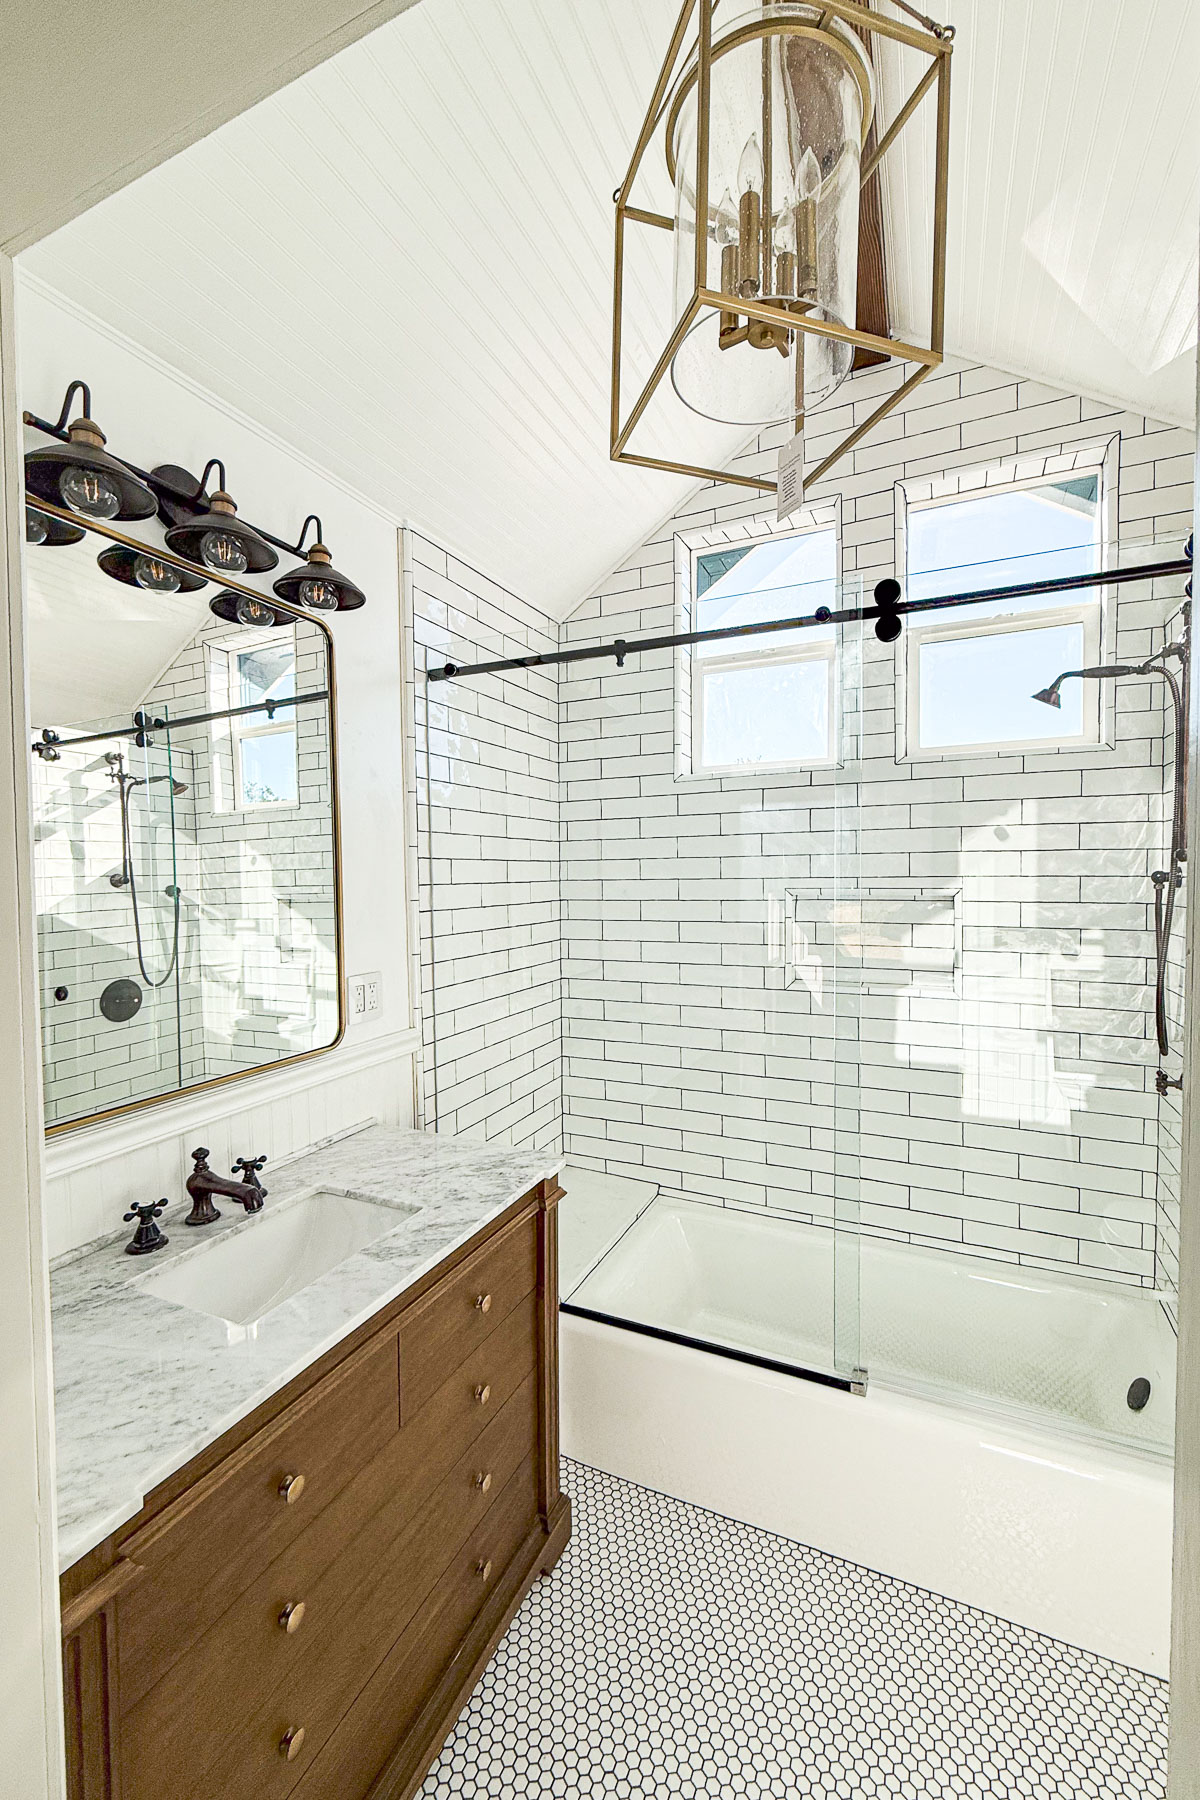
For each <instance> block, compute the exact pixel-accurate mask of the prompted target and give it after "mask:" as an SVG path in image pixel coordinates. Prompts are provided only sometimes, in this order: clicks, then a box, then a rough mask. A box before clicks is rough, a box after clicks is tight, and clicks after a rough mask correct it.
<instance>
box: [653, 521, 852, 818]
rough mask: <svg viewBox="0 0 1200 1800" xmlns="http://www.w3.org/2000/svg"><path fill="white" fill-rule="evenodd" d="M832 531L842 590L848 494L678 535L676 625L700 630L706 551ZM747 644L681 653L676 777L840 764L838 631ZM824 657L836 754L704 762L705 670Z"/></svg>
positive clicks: (752, 776)
mask: <svg viewBox="0 0 1200 1800" xmlns="http://www.w3.org/2000/svg"><path fill="white" fill-rule="evenodd" d="M828 531H832V533H833V540H834V582H835V585H836V586H837V587H838V588H840V586H841V579H842V515H841V499H840V497H837V496H835V497H834V498H833V499H831V500H828V501H823V502H820V503H818V504H816V505H813V506H808V507H804V508H802V509H801V510H800V511H799V512H798V513H796V514H793V515H792V517H791V518H789V519H787V520H785V521H783V522H782V523H780V522H778V521H776V520H775V519H773V518H769V517H764V516H763V515H761V514H759V515H758V516H757V517H755V516H751V517H748V518H744V519H740V520H738V521H737V522H736V523H733V524H727V525H717V526H709V527H706V528H704V529H702V530H700V531H693V532H687V533H681V534H679V535H678V536H677V537H676V539H675V596H676V605H675V626H676V630H677V631H681V632H684V631H691V630H693V629H695V628H696V627H695V619H696V604H697V602H696V600H695V599H694V596H695V594H696V587H697V569H698V565H699V562H700V559H701V557H703V556H707V555H711V554H712V553H713V552H714V551H721V550H728V549H733V548H740V547H743V546H753V545H755V544H763V543H768V542H770V540H771V539H772V538H778V537H785V538H796V537H807V536H811V535H812V534H813V533H815V532H828ZM733 641H734V642H739V641H740V642H743V643H745V644H746V645H747V646H748V648H747V649H745V650H740V651H735V650H729V651H723V652H721V653H719V654H712V655H703V656H702V655H701V654H699V651H698V649H696V648H694V647H693V646H691V645H686V644H685V645H681V646H680V647H679V648H678V649H677V650H676V652H675V701H676V705H675V779H676V781H681V782H689V781H694V782H706V781H715V780H729V779H731V778H732V779H740V780H749V781H753V780H758V779H759V778H760V777H762V776H765V775H778V774H781V773H788V772H794V773H797V774H804V773H807V772H808V771H809V770H815V769H832V768H836V767H837V766H838V764H839V761H840V755H841V708H840V703H839V695H840V689H841V684H840V681H839V640H838V637H837V634H836V632H835V633H834V634H833V635H832V636H830V637H828V638H815V637H814V639H813V641H811V642H807V643H799V644H782V645H775V646H772V645H771V643H770V639H769V638H762V639H754V638H746V639H741V640H737V639H735V640H733ZM814 661H821V662H825V663H826V664H827V665H828V676H827V679H828V683H829V689H828V694H829V700H828V704H829V754H828V755H827V756H824V757H808V758H803V759H795V758H788V759H786V760H784V761H781V762H734V763H720V764H716V763H702V762H701V761H700V760H699V758H700V749H701V746H702V744H703V742H704V733H703V726H704V688H705V679H704V678H705V675H706V674H708V673H710V672H713V673H716V672H721V671H725V670H728V669H739V670H744V669H749V668H756V667H757V668H762V667H767V666H790V665H794V664H797V663H806V662H814Z"/></svg>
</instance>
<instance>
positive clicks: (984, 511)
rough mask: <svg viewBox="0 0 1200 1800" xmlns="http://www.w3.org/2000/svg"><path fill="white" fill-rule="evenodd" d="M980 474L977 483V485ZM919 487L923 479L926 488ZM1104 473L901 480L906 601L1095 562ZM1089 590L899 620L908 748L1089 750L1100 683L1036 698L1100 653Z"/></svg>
mask: <svg viewBox="0 0 1200 1800" xmlns="http://www.w3.org/2000/svg"><path fill="white" fill-rule="evenodd" d="M977 479H978V478H976V480H977ZM927 485H928V484H927ZM1103 489H1104V481H1103V470H1102V469H1101V468H1100V467H1098V466H1097V462H1096V457H1095V455H1094V453H1093V455H1092V457H1091V466H1090V467H1088V468H1082V469H1080V468H1076V469H1074V470H1067V471H1066V472H1061V473H1055V474H1050V475H1046V476H1044V477H1042V478H1040V479H1038V478H1036V477H1035V478H1032V479H1025V480H1023V481H1016V480H1012V481H1008V482H1000V483H994V482H989V484H988V486H987V487H986V488H982V489H981V488H979V487H978V486H976V487H975V488H974V489H973V490H969V491H967V492H964V493H950V494H934V493H930V494H929V495H928V496H927V497H926V496H921V495H917V494H914V490H913V489H912V488H908V489H905V488H903V487H902V488H901V490H900V492H901V496H902V498H903V502H904V512H903V527H904V545H905V563H906V581H905V593H906V597H907V598H909V599H912V600H920V599H927V598H932V597H933V596H935V595H938V594H952V593H956V592H958V593H969V592H972V591H974V590H976V589H981V588H992V587H1004V586H1009V585H1015V584H1017V583H1024V582H1030V581H1039V580H1044V579H1047V578H1049V577H1052V576H1058V575H1077V574H1084V573H1087V572H1090V571H1092V570H1094V569H1098V568H1099V567H1100V566H1101V563H1100V558H1101V554H1102V544H1103V529H1102V522H1103ZM1102 624H1103V618H1102V601H1101V599H1100V591H1099V590H1098V589H1088V590H1085V591H1083V592H1081V594H1080V595H1079V597H1078V599H1077V600H1076V599H1075V598H1073V597H1069V596H1064V595H1061V594H1047V595H1028V596H1026V597H1024V598H1021V599H1015V600H999V601H988V602H981V603H980V604H978V605H975V606H965V607H957V608H955V609H954V610H952V611H947V612H933V613H928V614H925V615H921V614H917V615H910V617H909V619H908V620H907V621H906V626H907V629H906V631H905V636H904V655H905V659H906V674H907V679H906V683H905V689H906V716H907V717H906V726H907V728H906V740H907V741H906V751H907V754H908V755H909V756H910V757H911V756H918V757H919V756H942V757H944V756H951V755H962V754H964V753H970V752H974V751H979V752H985V751H988V750H1000V749H1007V748H1020V749H1050V748H1054V747H1060V746H1069V745H1075V746H1079V745H1085V744H1096V743H1099V742H1100V738H1101V718H1102V700H1101V695H1100V691H1099V684H1098V683H1095V682H1080V681H1068V682H1064V684H1063V686H1062V688H1061V690H1060V691H1059V694H1058V698H1059V702H1060V704H1059V705H1057V706H1055V705H1048V704H1046V703H1045V702H1043V701H1040V700H1039V699H1037V697H1036V696H1037V695H1038V694H1039V693H1040V692H1041V691H1042V690H1044V689H1047V688H1049V687H1050V685H1051V683H1052V682H1053V681H1054V679H1055V677H1056V676H1058V675H1060V674H1061V673H1062V672H1063V670H1065V669H1079V668H1083V667H1087V666H1089V665H1090V664H1093V663H1095V662H1097V661H1099V660H1100V656H1101V645H1102V635H1103V634H1102Z"/></svg>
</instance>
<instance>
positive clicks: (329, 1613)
mask: <svg viewBox="0 0 1200 1800" xmlns="http://www.w3.org/2000/svg"><path fill="white" fill-rule="evenodd" d="M535 1333H536V1321H535V1318H534V1311H533V1304H532V1301H527V1302H525V1303H524V1304H523V1305H521V1306H518V1307H516V1308H514V1310H513V1312H512V1313H510V1314H509V1316H508V1318H507V1319H505V1320H503V1321H502V1323H501V1324H500V1325H499V1326H498V1327H497V1329H496V1330H495V1331H494V1332H493V1333H492V1335H491V1337H489V1338H488V1339H487V1340H486V1341H485V1342H484V1343H483V1344H481V1345H480V1347H479V1349H478V1350H477V1351H476V1353H475V1355H474V1356H473V1357H472V1358H470V1360H469V1361H468V1362H467V1363H466V1364H464V1365H463V1367H462V1368H461V1369H459V1370H456V1371H455V1372H454V1374H453V1375H451V1376H450V1378H449V1379H448V1380H447V1381H446V1382H445V1383H443V1385H442V1387H441V1388H439V1390H438V1392H437V1393H436V1394H435V1395H434V1396H433V1398H432V1399H431V1400H430V1401H429V1403H428V1405H427V1406H425V1407H423V1408H422V1409H421V1411H420V1412H419V1413H418V1414H417V1416H416V1418H415V1419H413V1420H412V1421H411V1423H410V1424H408V1425H406V1426H405V1427H404V1429H403V1431H401V1432H398V1433H397V1434H396V1436H395V1437H394V1438H393V1439H392V1440H391V1442H390V1443H389V1444H388V1445H387V1446H385V1448H384V1449H383V1450H382V1451H381V1452H380V1453H379V1455H378V1456H377V1457H375V1459H374V1461H373V1462H371V1463H370V1464H369V1465H368V1467H367V1468H366V1469H364V1470H362V1471H360V1473H359V1474H358V1476H357V1477H356V1478H355V1480H354V1481H352V1482H351V1483H350V1484H349V1486H348V1487H345V1488H343V1489H342V1491H341V1493H340V1494H338V1495H337V1497H336V1498H335V1499H334V1500H332V1501H331V1502H330V1503H329V1505H328V1506H327V1507H326V1508H325V1509H324V1511H323V1512H322V1513H320V1514H319V1516H318V1517H317V1518H316V1519H314V1520H313V1522H312V1523H311V1524H310V1525H309V1526H308V1527H307V1529H306V1530H305V1531H303V1532H301V1534H300V1536H299V1537H298V1538H297V1539H296V1541H295V1542H294V1543H293V1544H290V1545H289V1546H288V1547H287V1548H286V1549H285V1550H284V1551H283V1552H282V1554H281V1555H280V1556H278V1557H276V1559H275V1561H274V1562H273V1563H272V1564H271V1566H270V1567H269V1568H268V1569H266V1570H265V1571H264V1572H263V1574H262V1575H260V1576H259V1578H258V1579H257V1580H256V1581H254V1582H253V1583H252V1584H251V1585H250V1586H249V1587H248V1588H247V1589H246V1590H245V1591H244V1592H243V1593H242V1594H241V1595H239V1596H238V1598H237V1599H236V1600H235V1601H234V1602H233V1604H232V1605H231V1606H230V1607H229V1608H228V1610H227V1611H226V1612H224V1613H223V1614H222V1615H221V1617H220V1618H219V1619H218V1620H217V1621H216V1622H215V1623H214V1624H212V1625H211V1626H210V1627H209V1629H208V1630H207V1631H206V1632H205V1633H204V1635H203V1636H202V1637H201V1638H199V1639H198V1641H197V1642H196V1643H195V1644H194V1645H192V1647H191V1648H190V1650H189V1651H188V1652H187V1653H186V1654H184V1655H182V1656H181V1657H180V1658H178V1659H177V1660H176V1661H175V1662H174V1663H173V1664H172V1666H171V1667H170V1668H169V1669H167V1670H166V1671H165V1672H164V1671H163V1670H162V1669H157V1670H152V1671H150V1674H151V1676H152V1678H153V1679H154V1682H155V1685H154V1686H153V1687H151V1688H150V1689H149V1691H148V1692H147V1691H145V1688H144V1687H142V1688H139V1689H138V1691H137V1694H136V1696H135V1695H134V1694H133V1693H131V1692H130V1691H129V1689H128V1688H127V1687H126V1689H125V1703H126V1706H127V1707H132V1708H133V1710H132V1712H131V1713H130V1714H129V1722H128V1725H127V1731H128V1732H129V1733H130V1734H131V1735H130V1736H129V1737H128V1738H127V1746H128V1748H127V1754H129V1755H131V1756H132V1757H133V1759H134V1763H135V1764H136V1763H137V1761H138V1760H139V1759H140V1757H141V1756H142V1755H143V1753H145V1752H148V1751H149V1749H150V1748H151V1746H152V1745H153V1744H162V1743H164V1742H168V1741H169V1742H171V1743H178V1744H179V1745H180V1746H184V1745H186V1746H188V1747H189V1749H190V1752H191V1753H192V1754H194V1755H196V1756H198V1757H200V1759H201V1762H203V1761H204V1760H205V1759H206V1758H207V1757H208V1756H209V1755H214V1754H215V1753H216V1752H215V1745H214V1746H213V1747H212V1748H211V1749H204V1748H203V1742H204V1741H205V1740H206V1739H207V1738H208V1737H211V1736H212V1735H213V1734H214V1733H215V1734H217V1736H220V1735H221V1734H223V1732H224V1730H225V1726H226V1723H227V1721H228V1720H229V1719H231V1718H236V1717H237V1715H238V1713H239V1711H244V1709H245V1703H246V1695H247V1693H248V1692H249V1691H251V1690H252V1691H253V1694H254V1695H255V1696H257V1697H258V1698H263V1697H265V1696H266V1695H267V1694H269V1693H270V1691H271V1689H272V1688H273V1687H274V1686H275V1684H276V1683H277V1682H278V1681H281V1680H283V1679H284V1678H285V1677H286V1676H288V1675H289V1674H290V1673H291V1671H292V1670H293V1669H294V1668H295V1666H296V1664H297V1661H298V1660H299V1657H300V1654H301V1652H302V1651H303V1650H305V1649H306V1648H307V1646H308V1645H309V1644H310V1643H311V1642H314V1641H315V1639H316V1638H317V1637H319V1636H321V1635H323V1634H324V1633H326V1632H327V1631H329V1629H330V1628H331V1626H332V1624H333V1623H334V1621H335V1619H336V1615H337V1613H338V1611H339V1610H340V1608H341V1606H342V1605H343V1604H344V1603H345V1601H346V1599H347V1597H348V1596H349V1595H350V1594H351V1593H352V1592H354V1591H355V1590H357V1589H359V1588H361V1587H363V1586H364V1585H370V1586H371V1587H372V1591H373V1594H374V1591H375V1590H376V1589H377V1588H378V1586H379V1581H380V1574H379V1572H380V1570H383V1569H386V1568H387V1566H388V1564H389V1562H390V1560H391V1559H392V1558H393V1557H394V1554H395V1550H396V1545H397V1542H398V1541H399V1540H400V1539H401V1538H403V1539H404V1541H405V1542H407V1536H408V1533H409V1531H410V1529H411V1527H412V1525H413V1522H414V1521H415V1520H416V1519H417V1518H418V1516H419V1515H420V1514H421V1512H422V1509H423V1508H424V1507H425V1506H426V1505H427V1503H428V1502H429V1500H430V1497H431V1496H433V1495H434V1494H435V1491H437V1490H439V1489H442V1491H441V1494H440V1497H439V1498H438V1501H437V1504H438V1506H439V1508H440V1509H441V1511H440V1513H439V1530H440V1529H441V1527H442V1526H443V1525H445V1526H446V1527H447V1528H452V1525H451V1522H452V1519H454V1518H461V1519H462V1531H463V1532H464V1533H465V1532H466V1531H467V1530H469V1529H470V1524H471V1519H472V1517H473V1516H475V1514H477V1513H478V1512H479V1511H481V1510H482V1509H483V1508H484V1507H485V1506H486V1505H487V1504H488V1503H489V1502H488V1498H487V1496H488V1495H491V1496H492V1497H493V1498H494V1496H495V1492H496V1490H497V1488H498V1487H500V1486H501V1485H502V1482H503V1480H506V1479H507V1477H508V1474H509V1473H511V1469H512V1467H513V1466H514V1450H513V1437H512V1434H513V1432H514V1430H515V1431H516V1434H517V1435H516V1440H515V1442H516V1451H515V1455H520V1454H521V1453H522V1451H528V1450H529V1449H530V1448H531V1447H532V1445H533V1443H534V1441H535V1434H536V1429H537V1427H536V1419H535V1417H534V1415H533V1411H532V1406H533V1400H532V1391H531V1384H530V1377H531V1376H532V1373H533V1368H534V1354H535V1344H536V1335H535ZM481 1383H486V1385H488V1386H489V1387H490V1388H491V1396H490V1400H489V1404H488V1406H487V1407H486V1408H481V1407H480V1406H479V1404H478V1402H477V1401H476V1400H475V1397H474V1396H475V1391H476V1388H477V1387H478V1386H479V1385H480V1384H481ZM521 1388H524V1389H525V1393H524V1395H523V1396H522V1397H521V1399H520V1403H519V1405H518V1403H517V1402H514V1405H518V1413H517V1415H516V1422H515V1424H514V1414H513V1413H512V1412H510V1410H509V1408H508V1406H507V1402H508V1401H509V1400H510V1399H511V1398H512V1396H513V1395H514V1394H516V1393H517V1390H518V1389H521ZM464 1455H466V1456H468V1457H469V1463H468V1467H467V1470H466V1474H465V1475H464V1474H463V1473H462V1471H461V1469H460V1471H459V1475H458V1480H457V1483H456V1484H452V1487H451V1491H450V1492H449V1493H448V1494H447V1492H446V1491H445V1489H444V1488H443V1484H444V1483H445V1481H446V1477H447V1475H448V1474H450V1473H451V1472H452V1471H453V1470H454V1465H455V1464H456V1463H457V1462H460V1460H461V1459H462V1458H463V1457H464ZM497 1456H499V1457H500V1458H501V1459H502V1462H501V1465H500V1466H494V1459H495V1458H496V1457H497ZM477 1476H482V1477H486V1478H487V1486H486V1487H483V1488H481V1489H480V1490H479V1491H478V1505H477V1506H476V1505H475V1504H474V1503H473V1501H472V1494H473V1492H474V1480H475V1478H476V1477H477ZM468 1477H469V1480H468ZM456 1509H457V1510H456ZM375 1603H376V1604H378V1600H377V1597H376V1599H375ZM297 1604H302V1605H303V1609H304V1610H303V1613H302V1614H301V1616H300V1620H299V1623H297V1621H296V1614H295V1610H294V1609H295V1608H296V1606H297ZM288 1607H291V1608H292V1609H293V1611H292V1612H291V1613H290V1615H289V1619H290V1622H291V1624H292V1630H291V1631H290V1632H289V1631H288V1630H287V1629H286V1628H284V1627H283V1626H282V1625H281V1620H282V1618H283V1616H284V1611H285V1608H288ZM123 1685H124V1684H123ZM197 1693H203V1695H204V1701H205V1704H204V1714H203V1716H201V1717H199V1718H198V1717H197V1709H196V1694H197ZM135 1698H136V1700H137V1704H136V1706H135V1705H134V1700H135ZM147 1733H148V1736H147ZM143 1738H146V1743H145V1744H144V1745H143Z"/></svg>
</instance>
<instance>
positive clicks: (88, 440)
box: [25, 381, 158, 541]
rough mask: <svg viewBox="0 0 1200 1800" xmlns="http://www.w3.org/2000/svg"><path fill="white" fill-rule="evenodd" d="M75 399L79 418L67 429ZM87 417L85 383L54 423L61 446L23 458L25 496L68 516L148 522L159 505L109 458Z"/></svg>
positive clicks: (78, 384)
mask: <svg viewBox="0 0 1200 1800" xmlns="http://www.w3.org/2000/svg"><path fill="white" fill-rule="evenodd" d="M77 393H78V394H80V395H81V396H82V400H83V412H82V414H81V415H80V417H79V418H77V419H74V420H72V422H71V424H70V425H69V426H68V425H67V415H68V413H69V412H70V410H71V401H72V400H73V399H74V397H75V395H76V394H77ZM91 411H92V395H91V389H90V388H89V387H88V385H87V383H86V381H73V382H72V383H71V385H70V387H68V389H67V392H66V395H65V397H64V399H63V403H62V411H61V412H60V413H59V416H58V419H57V422H56V423H55V424H54V425H53V426H51V427H50V430H51V432H52V433H53V434H55V435H57V436H58V437H59V440H60V441H59V442H58V443H56V444H49V445H47V446H46V448H45V449H42V450H30V451H28V452H27V454H26V457H25V487H26V490H27V492H29V493H30V494H33V495H34V496H35V497H36V498H37V499H39V500H48V501H50V503H51V504H52V505H53V506H69V507H70V509H71V511H72V512H77V513H81V514H83V515H84V517H86V518H89V519H149V518H152V517H153V516H154V514H155V513H156V512H157V511H158V501H157V500H156V499H155V497H154V495H153V493H152V492H151V490H150V489H149V488H148V487H147V486H146V484H145V482H144V481H140V480H139V479H138V477H137V476H136V475H135V474H134V473H133V471H132V470H131V469H129V468H127V467H126V465H125V464H124V463H123V462H118V460H117V458H116V457H115V456H110V455H109V454H108V451H107V450H106V449H105V448H104V444H105V438H104V433H103V432H102V431H101V429H100V427H99V426H98V425H97V424H96V422H95V420H94V419H93V418H92V417H91ZM30 422H32V421H30ZM64 426H66V434H65V435H66V441H65V442H63V441H62V437H63V428H64ZM59 541H61V540H59Z"/></svg>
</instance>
